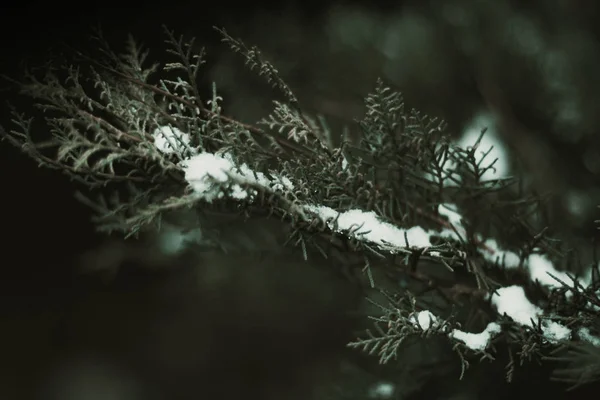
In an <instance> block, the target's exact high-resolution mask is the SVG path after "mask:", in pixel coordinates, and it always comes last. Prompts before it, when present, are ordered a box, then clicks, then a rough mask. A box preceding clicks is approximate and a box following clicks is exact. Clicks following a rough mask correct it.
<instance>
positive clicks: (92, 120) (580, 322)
mask: <svg viewBox="0 0 600 400" xmlns="http://www.w3.org/2000/svg"><path fill="white" fill-rule="evenodd" d="M218 31H219V32H220V34H221V35H222V38H223V41H224V42H225V43H227V44H228V45H229V46H230V47H231V48H232V50H233V51H235V52H237V53H239V54H241V55H242V57H243V58H244V59H245V62H246V64H247V65H249V67H250V68H251V69H255V70H256V71H257V72H258V74H259V75H261V76H263V77H265V78H266V79H267V81H268V82H269V83H271V84H272V85H273V87H274V88H276V89H278V90H280V91H281V92H282V93H283V95H284V97H285V99H286V101H285V102H279V101H275V102H274V109H273V112H272V113H271V115H269V116H267V117H265V118H263V119H261V120H260V121H259V123H258V125H260V126H263V127H264V129H261V128H259V127H258V126H254V125H249V124H245V123H242V122H239V121H237V120H235V119H234V118H232V117H229V116H226V115H225V114H224V113H223V108H224V106H223V99H222V98H221V97H220V96H219V95H218V92H217V88H216V84H213V90H212V93H211V95H210V96H209V97H208V100H205V99H204V97H203V95H201V86H200V84H199V78H198V74H199V73H200V71H201V67H202V65H203V64H204V52H203V51H201V52H200V53H198V54H196V53H195V52H194V51H193V49H194V48H195V47H194V43H193V40H192V41H185V40H184V39H183V38H180V37H177V36H175V35H174V34H173V33H172V32H171V31H169V30H166V29H165V34H166V40H165V44H166V53H167V56H168V57H170V59H169V60H168V61H166V62H163V63H149V62H148V59H149V54H148V52H147V51H146V50H144V49H141V48H140V47H139V46H138V45H137V43H136V42H135V41H134V40H133V39H131V38H130V39H129V40H128V42H127V50H126V53H124V54H116V53H114V52H113V51H112V50H111V49H110V47H109V45H108V44H107V43H106V41H105V40H104V39H103V37H102V35H101V33H99V32H98V33H97V34H96V35H95V37H94V40H95V41H96V42H97V44H98V46H99V47H98V48H99V51H100V53H101V54H102V56H103V57H102V58H93V57H90V56H88V55H85V54H83V53H80V52H75V53H74V56H75V58H76V61H77V62H78V64H77V66H74V65H71V64H67V65H58V66H54V67H53V68H50V69H48V70H47V71H45V72H44V74H43V75H41V76H38V75H36V74H35V73H33V72H28V73H27V74H26V75H25V78H24V80H23V81H19V82H17V81H13V82H15V83H16V84H17V85H18V87H19V89H20V90H21V93H22V94H23V95H25V96H28V97H30V98H32V99H33V100H34V101H35V105H36V107H37V108H38V109H39V110H41V111H42V112H43V113H44V114H43V118H42V121H41V122H42V123H43V125H44V127H45V128H46V129H47V130H48V132H49V134H50V136H51V137H50V139H47V140H44V141H36V140H34V139H33V135H32V130H33V129H34V126H33V124H34V121H33V119H32V118H31V117H27V116H26V115H25V114H22V113H19V112H17V111H14V113H13V123H14V128H13V129H11V130H8V131H5V130H4V129H3V130H2V136H3V138H4V139H5V140H7V141H8V142H9V143H11V144H13V145H14V146H16V147H17V148H19V149H21V150H22V151H23V152H25V153H26V154H28V155H29V156H30V157H31V158H33V159H34V160H35V161H37V162H38V163H39V164H40V165H43V166H45V167H48V168H53V169H57V170H60V171H62V172H64V173H65V174H67V175H68V176H69V177H70V178H71V179H73V180H75V181H77V182H78V183H81V184H84V185H86V186H87V187H89V188H90V189H99V188H101V195H100V196H99V198H98V200H91V199H90V198H89V197H87V196H84V195H83V194H79V195H78V196H79V198H80V199H81V200H82V201H84V202H85V203H86V204H88V205H89V206H90V207H92V208H93V209H94V211H95V212H96V214H97V216H96V219H95V222H96V224H97V226H98V229H100V230H102V231H106V232H112V231H117V232H121V233H123V234H124V235H126V236H127V235H134V234H137V233H138V232H140V231H142V230H144V229H146V228H147V227H150V226H156V227H160V223H161V220H162V218H163V217H164V216H167V217H168V215H169V214H171V213H173V212H175V211H177V210H185V209H193V210H194V211H195V212H197V213H198V214H203V213H207V212H211V211H215V210H220V211H224V212H227V213H231V214H238V213H239V214H242V215H244V216H246V217H249V216H253V217H260V218H277V219H280V220H281V221H284V222H285V223H286V224H288V225H289V227H290V230H289V232H290V234H289V237H288V238H287V242H286V243H287V244H288V245H290V246H298V247H299V248H300V249H301V251H302V253H303V255H304V257H305V258H308V257H325V258H329V259H330V260H331V262H332V265H335V266H337V267H340V268H342V269H344V272H345V274H346V275H347V276H349V277H350V278H352V279H354V280H356V281H357V282H359V283H360V284H362V285H363V286H364V288H365V294H366V296H367V298H368V299H369V301H370V302H371V303H373V304H377V307H376V308H377V309H378V311H377V312H375V313H374V314H373V315H371V316H370V317H371V320H372V322H374V325H373V326H372V327H371V329H369V330H367V331H366V332H367V333H366V334H365V335H361V337H360V338H359V339H357V340H356V341H354V342H352V343H350V346H351V347H355V348H361V349H364V350H365V351H367V352H369V353H370V354H374V355H377V356H378V357H379V359H380V361H381V362H382V363H386V362H390V361H391V360H392V359H394V358H396V357H397V356H398V354H399V351H400V350H401V348H402V346H403V344H404V343H405V342H406V341H407V339H410V338H419V339H422V340H426V339H428V338H429V337H431V336H439V337H446V338H447V339H448V341H449V343H450V344H451V345H452V348H453V350H454V351H456V352H457V354H458V355H459V356H460V360H462V363H461V364H462V367H463V373H464V370H465V369H466V367H467V366H468V365H469V360H470V359H472V358H473V357H476V358H480V359H493V358H494V354H495V352H496V351H499V350H498V349H505V351H506V352H507V353H508V354H510V355H511V360H513V357H512V354H513V352H515V351H516V352H518V354H519V357H520V360H521V361H524V360H526V359H529V358H536V359H539V358H541V357H542V356H544V354H547V352H548V351H550V350H556V348H557V345H556V344H555V343H549V342H548V340H547V339H546V338H545V337H544V333H543V331H542V327H541V325H540V324H541V323H538V326H535V327H526V326H519V325H518V324H516V323H514V321H511V320H510V318H508V317H507V318H504V319H502V320H501V325H502V332H501V334H500V335H498V336H496V337H494V338H493V341H492V344H491V345H490V346H489V347H486V348H485V349H483V350H472V349H470V348H468V347H467V346H465V345H464V343H462V342H460V341H459V340H456V339H452V338H450V337H449V336H448V335H449V332H451V329H452V328H453V327H462V328H464V329H467V330H473V331H477V332H480V331H481V330H482V329H484V328H485V326H486V324H488V323H489V322H491V321H494V318H493V311H492V310H491V305H490V300H489V299H490V295H491V294H493V293H494V291H495V290H496V289H498V288H500V287H502V286H507V285H509V284H511V283H513V282H519V283H523V285H524V286H525V287H526V288H527V290H528V292H529V293H530V294H531V295H532V296H535V297H536V298H537V299H539V301H540V302H541V303H543V304H545V306H544V312H545V314H546V315H550V316H551V317H549V318H553V319H554V320H560V321H566V323H567V325H568V326H569V327H572V328H581V327H583V328H585V329H588V328H589V327H590V326H592V325H593V323H596V324H597V322H594V321H597V318H598V317H597V312H596V311H594V310H595V309H593V307H591V306H588V305H587V304H589V303H591V304H592V305H595V306H596V307H597V306H598V305H599V304H600V300H598V290H599V289H600V279H598V277H597V274H596V275H594V277H593V280H592V284H591V285H589V286H588V287H586V288H584V287H582V286H581V285H578V281H577V280H574V283H573V282H565V283H564V285H563V286H562V287H559V288H544V287H541V286H540V285H538V284H536V283H535V282H528V278H527V276H526V271H525V270H524V268H513V269H511V270H510V271H509V269H508V268H504V267H505V265H504V264H505V260H504V258H503V257H501V255H500V254H496V256H497V257H496V258H495V260H496V261H495V262H494V261H490V259H491V258H493V257H494V254H495V250H494V249H491V248H489V246H487V245H486V244H485V240H484V239H485V238H488V237H490V236H494V237H497V238H498V240H499V241H501V244H502V245H504V246H505V247H506V248H507V249H509V250H511V251H513V252H514V253H516V254H518V255H519V257H520V258H521V266H522V263H523V260H525V259H526V258H527V257H529V256H530V255H531V254H534V253H543V254H548V255H549V256H551V257H553V259H555V260H561V259H564V257H563V254H562V253H561V251H560V245H559V244H557V243H555V242H554V241H552V240H551V238H549V237H547V233H546V230H545V229H542V230H541V232H540V231H535V229H534V228H532V226H535V225H536V224H538V225H539V223H537V222H535V221H539V218H540V215H541V211H543V208H542V202H541V201H540V198H539V196H535V195H531V194H524V193H517V191H515V190H514V187H515V186H514V183H515V180H513V179H496V180H484V179H483V175H484V173H485V172H486V171H487V170H489V169H492V168H493V167H494V163H495V161H496V160H492V161H489V160H488V159H487V157H483V158H479V157H477V152H478V151H479V152H480V151H481V149H479V143H480V142H479V141H478V142H477V143H476V144H475V145H474V146H473V147H470V148H467V149H463V148H460V147H457V146H455V145H453V144H452V143H451V142H450V140H449V139H448V137H447V136H446V135H445V131H444V129H445V126H444V123H443V122H442V121H439V120H438V119H436V118H432V117H429V116H427V115H423V114H421V113H420V112H418V111H417V110H414V109H409V108H407V107H406V105H405V103H404V100H403V98H402V96H401V94H400V93H398V92H396V91H394V90H393V89H392V88H390V87H388V86H386V85H385V84H384V82H383V81H381V80H378V81H377V82H376V84H375V88H374V91H373V92H372V93H371V94H369V95H368V96H367V97H366V99H365V106H366V111H365V115H364V116H363V117H362V118H361V119H360V120H358V121H357V128H358V133H359V137H360V139H359V140H358V141H352V140H350V139H348V138H347V137H345V138H343V140H342V141H341V144H340V145H339V146H334V145H333V143H335V142H336V140H335V139H337V138H338V137H340V136H342V134H340V133H338V134H336V133H333V132H331V130H330V129H329V128H328V126H327V124H326V123H325V121H323V120H322V119H319V118H318V117H312V116H309V115H307V114H306V113H305V112H303V110H302V107H301V104H300V102H299V101H298V99H297V98H296V97H295V96H294V94H293V92H292V90H291V89H290V88H289V87H288V86H287V84H286V83H285V82H284V81H283V79H282V78H281V77H280V76H279V74H278V72H277V69H275V67H273V65H272V64H271V63H270V62H268V61H266V60H264V59H263V56H262V55H261V53H260V51H259V50H258V49H257V48H256V47H247V46H246V45H245V44H244V43H243V42H242V41H241V40H238V39H234V38H232V37H231V36H229V35H228V34H227V33H226V32H225V31H224V30H218ZM164 127H166V128H168V131H169V132H171V133H173V132H182V133H184V134H186V135H189V141H187V140H184V139H183V137H184V136H183V135H168V134H166V133H165V131H164V130H163V128H164ZM483 134H484V132H482V135H483ZM161 139H164V141H166V143H167V144H166V150H167V151H165V149H163V150H160V149H159V148H158V146H157V144H156V143H157V141H159V140H161ZM480 139H481V138H480ZM484 150H486V151H487V149H484ZM205 152H206V153H214V154H218V155H221V156H227V157H229V158H230V159H232V160H233V161H234V163H235V165H236V166H237V169H236V171H237V173H240V174H241V173H242V172H243V168H242V167H241V166H242V165H244V164H245V165H246V167H247V168H249V169H250V170H252V171H255V177H256V176H258V174H259V173H261V174H264V177H266V178H265V179H267V180H268V181H270V182H271V183H273V185H264V184H260V183H258V178H257V179H255V180H254V181H253V180H251V179H238V180H237V181H235V180H234V182H235V184H236V185H238V186H240V187H241V188H242V189H243V190H245V191H247V192H251V193H253V195H252V196H247V197H246V198H244V199H238V200H233V199H231V197H232V193H233V192H234V190H235V188H234V185H231V183H224V182H221V181H218V180H217V179H213V182H212V184H213V185H216V186H219V185H221V186H222V188H221V189H222V190H223V191H224V192H225V193H226V195H225V196H223V197H222V198H219V199H217V200H216V201H211V202H207V201H204V200H203V199H202V197H200V196H198V195H197V194H196V193H194V191H193V190H192V188H190V186H189V185H188V184H189V182H188V181H186V178H185V177H186V171H185V169H184V167H183V163H182V162H184V161H185V160H188V159H189V158H190V157H192V156H194V155H196V154H200V153H205ZM488 154H489V151H488ZM233 173H234V171H231V172H230V178H231V177H232V176H233V175H232V174H233ZM277 177H286V178H289V180H290V181H291V182H293V186H286V185H275V183H276V182H278V178H277ZM232 179H234V178H232ZM449 203H451V204H455V205H456V206H457V209H458V210H459V211H460V212H461V213H462V214H463V215H464V219H463V221H462V225H464V227H463V228H461V227H459V226H458V224H457V223H456V221H454V222H452V221H450V220H449V219H448V218H447V217H446V216H444V215H442V214H441V213H440V211H439V207H440V205H442V204H449ZM309 205H320V206H323V207H328V208H330V209H331V210H333V211H334V212H340V213H342V212H344V211H347V210H355V209H359V210H362V211H364V212H374V213H375V214H376V216H377V217H378V218H379V219H380V220H381V221H383V222H385V223H389V224H393V225H394V226H396V227H398V228H404V229H410V228H414V227H421V228H422V229H425V230H427V231H433V232H437V233H434V234H433V235H432V236H433V239H432V243H431V245H430V246H419V245H418V244H415V243H411V242H410V240H409V239H408V235H407V234H406V233H405V237H404V242H405V243H404V244H405V245H404V246H402V247H398V246H392V245H391V244H387V243H383V244H381V243H379V244H377V243H373V242H372V241H369V240H366V239H365V237H366V236H365V235H366V233H365V232H363V231H361V228H362V227H361V225H360V224H356V225H354V226H351V227H350V228H343V229H336V227H337V226H338V225H337V218H338V217H339V215H338V217H335V216H331V217H323V215H319V214H316V213H313V212H310V208H309V207H308V206H309ZM515 232H518V234H515ZM486 253H487V254H488V255H489V256H488V257H484V255H483V254H486ZM596 265H597V264H596ZM591 270H592V271H596V266H593V267H592V268H591ZM596 272H597V271H596ZM401 281H407V282H410V283H411V284H410V285H405V286H404V287H403V286H402V285H400V284H399V283H398V282H401ZM382 293H384V294H385V295H386V296H385V301H386V302H387V303H388V304H387V305H386V304H383V305H382V304H379V303H378V302H377V301H375V300H373V299H372V298H371V297H376V295H380V294H382ZM577 301H580V303H577ZM422 310H430V311H431V312H433V313H435V314H436V315H438V316H440V317H441V318H442V320H440V321H437V322H436V323H435V324H434V327H432V328H431V329H423V327H421V326H419V325H418V324H417V325H415V318H416V317H415V316H416V313H417V312H419V311H422ZM573 346H575V349H576V350H574V351H571V352H570V353H568V354H569V355H568V356H567V357H568V360H569V362H571V364H576V361H574V360H584V359H585V362H586V365H590V368H596V369H594V370H593V371H591V372H590V371H589V370H586V371H585V373H581V374H578V373H577V371H574V370H572V369H571V370H570V371H571V372H573V374H575V375H570V376H571V378H572V380H575V381H576V382H577V383H580V381H581V380H586V381H589V380H593V379H597V377H598V372H597V367H593V366H594V365H596V366H597V365H598V364H597V360H600V354H599V353H598V349H597V348H593V350H592V348H589V349H588V347H589V346H587V345H586V346H587V347H585V348H584V347H577V346H579V345H578V344H577V343H575V344H574V345H573ZM584 350H585V351H584ZM594 357H595V358H594ZM588 359H589V360H588ZM591 360H595V361H591ZM594 362H596V364H594ZM516 364H517V363H515V362H511V363H510V364H509V378H510V377H511V376H512V374H513V373H514V370H515V368H516ZM573 376H575V378H573Z"/></svg>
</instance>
